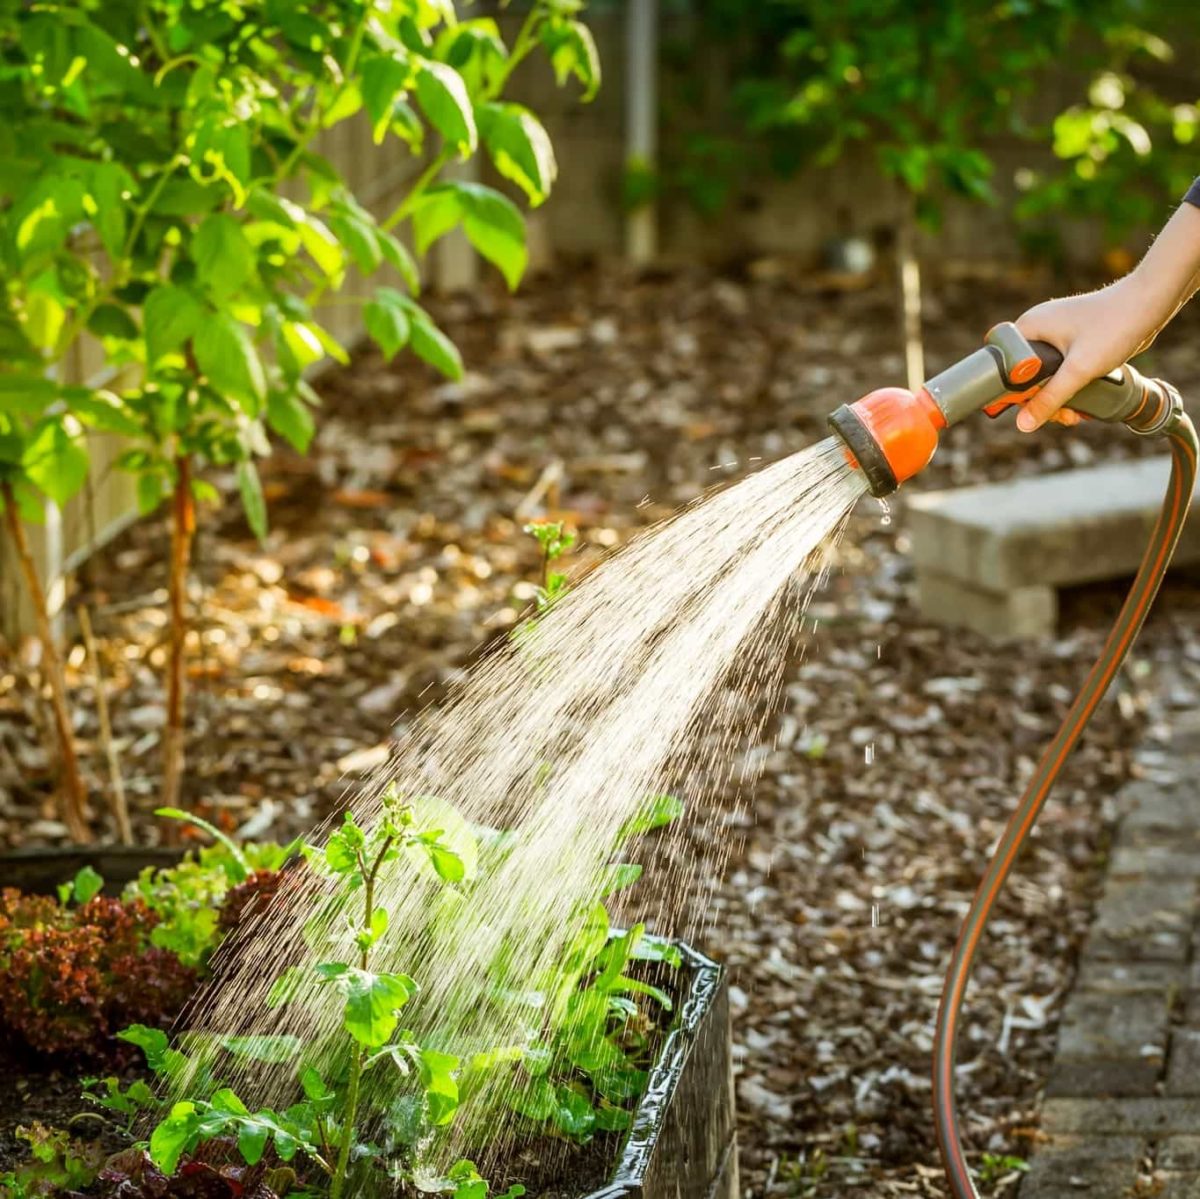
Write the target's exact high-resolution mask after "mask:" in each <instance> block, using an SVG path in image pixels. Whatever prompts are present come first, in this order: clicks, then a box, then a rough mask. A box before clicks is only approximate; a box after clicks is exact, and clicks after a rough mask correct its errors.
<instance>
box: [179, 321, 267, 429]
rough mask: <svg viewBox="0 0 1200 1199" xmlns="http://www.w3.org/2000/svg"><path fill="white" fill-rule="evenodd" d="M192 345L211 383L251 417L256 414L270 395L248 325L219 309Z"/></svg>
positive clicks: (197, 334) (200, 329)
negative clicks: (247, 330) (248, 331)
mask: <svg viewBox="0 0 1200 1199" xmlns="http://www.w3.org/2000/svg"><path fill="white" fill-rule="evenodd" d="M192 345H193V347H194V349H195V352H196V362H197V363H198V364H199V366H200V369H201V370H202V371H203V372H204V373H205V374H206V375H207V376H208V381H209V383H210V384H212V386H213V387H214V388H216V390H217V391H219V392H222V393H223V394H225V395H227V396H229V397H230V398H231V399H233V400H235V401H237V403H238V404H239V405H240V407H241V408H242V410H243V411H244V412H245V413H246V414H247V415H248V416H256V415H257V414H258V412H259V411H260V410H261V408H262V404H263V401H264V400H265V399H266V396H267V377H266V373H265V372H264V370H263V365H262V362H261V361H260V360H259V357H258V352H257V351H256V350H255V348H254V343H253V341H251V339H250V335H249V334H248V333H247V332H246V330H245V328H244V327H243V326H242V325H241V324H239V323H238V322H237V321H235V320H234V319H233V317H231V316H230V315H229V314H228V313H225V312H219V313H216V314H215V315H213V316H210V317H209V318H208V319H207V320H205V321H204V323H203V324H202V325H201V326H200V328H199V330H198V331H197V333H196V335H195V337H194V338H193V339H192Z"/></svg>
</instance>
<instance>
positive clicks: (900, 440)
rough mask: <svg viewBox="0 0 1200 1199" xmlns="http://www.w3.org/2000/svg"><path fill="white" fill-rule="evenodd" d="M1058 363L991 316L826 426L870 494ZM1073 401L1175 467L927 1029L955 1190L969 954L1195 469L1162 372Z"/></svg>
mask: <svg viewBox="0 0 1200 1199" xmlns="http://www.w3.org/2000/svg"><path fill="white" fill-rule="evenodd" d="M1061 365H1062V355H1061V354H1060V353H1059V351H1058V350H1057V349H1055V348H1054V347H1053V346H1051V345H1048V344H1047V343H1045V342H1038V341H1028V340H1026V338H1025V337H1024V336H1023V335H1022V333H1021V332H1020V330H1019V329H1018V328H1017V327H1016V325H1013V324H1010V323H1005V324H1001V325H997V326H996V327H995V328H994V329H992V331H991V332H990V333H989V334H988V335H987V339H986V341H985V343H984V345H983V346H982V347H981V348H980V349H978V350H976V351H975V352H974V353H972V354H969V355H968V356H967V357H966V358H963V359H961V360H960V361H959V362H956V363H954V365H953V366H951V367H949V368H948V369H946V370H944V371H942V373H941V374H939V375H935V376H934V377H933V378H932V379H930V380H929V381H928V382H927V383H926V384H925V385H924V386H923V387H922V388H921V389H920V390H919V391H917V392H911V391H907V390H905V389H904V388H900V387H885V388H881V389H879V390H878V391H873V392H870V393H869V394H868V395H865V396H863V398H862V399H861V400H857V401H855V402H854V403H853V404H843V405H842V406H841V407H840V408H838V409H837V411H835V412H834V413H833V414H832V415H831V416H830V418H829V427H830V428H831V429H832V430H833V432H834V433H835V434H836V435H837V436H838V437H839V438H841V440H842V442H843V443H844V445H845V448H846V454H847V456H848V457H849V459H850V462H851V465H853V466H854V467H856V468H857V469H860V470H861V471H862V472H863V474H864V475H865V477H866V480H867V484H868V488H869V490H870V492H871V494H872V495H875V496H879V497H883V496H887V495H891V493H892V492H894V491H895V490H896V489H897V488H898V487H899V486H900V484H901V483H903V482H904V481H905V480H906V479H910V478H912V477H913V475H915V474H917V473H919V472H920V471H921V470H923V469H924V468H925V467H926V466H927V465H928V464H929V461H930V459H931V458H932V457H933V454H934V451H935V450H936V449H937V446H938V439H939V437H940V435H941V432H942V430H943V429H946V428H949V426H951V425H955V424H958V423H959V422H960V421H962V420H965V419H966V418H967V417H968V416H971V415H972V414H974V413H976V412H984V413H986V414H987V415H989V416H998V415H999V414H1000V413H1002V412H1004V411H1006V410H1007V409H1009V408H1012V407H1015V406H1019V405H1021V404H1023V403H1025V402H1026V401H1028V400H1029V399H1030V398H1032V397H1033V396H1034V395H1036V394H1037V392H1038V391H1039V390H1040V389H1041V387H1042V386H1043V385H1044V383H1045V382H1046V380H1047V379H1049V378H1050V377H1051V376H1052V375H1053V374H1054V373H1055V371H1057V370H1058V368H1059V367H1060V366H1061ZM1068 407H1070V408H1072V409H1074V410H1075V411H1076V412H1079V413H1081V414H1082V415H1083V416H1084V417H1085V418H1090V419H1093V420H1102V421H1107V422H1112V423H1121V424H1124V425H1125V427H1126V428H1128V429H1129V430H1130V431H1132V432H1133V433H1136V434H1138V435H1140V436H1143V437H1163V438H1165V439H1166V441H1167V444H1168V445H1169V447H1170V450H1171V478H1170V481H1169V483H1168V485H1167V494H1166V498H1165V499H1164V501H1163V507H1162V510H1161V512H1160V514H1159V517H1158V521H1157V523H1156V524H1155V527H1154V531H1153V533H1152V534H1151V537H1150V542H1149V545H1148V546H1147V547H1146V551H1145V553H1144V555H1143V557H1142V562H1141V565H1140V566H1139V567H1138V572H1137V575H1136V577H1135V578H1134V581H1133V584H1132V586H1131V587H1130V589H1129V594H1128V595H1127V596H1126V598H1125V602H1124V604H1123V605H1122V607H1121V611H1120V613H1119V614H1118V616H1117V618H1116V621H1115V622H1114V624H1113V627H1112V630H1111V632H1110V633H1109V635H1108V639H1107V640H1106V641H1105V643H1104V648H1103V649H1102V650H1101V652H1100V656H1099V658H1098V659H1097V660H1096V663H1095V665H1094V666H1093V667H1092V669H1091V671H1090V672H1089V673H1088V676H1087V678H1086V679H1085V680H1084V683H1083V685H1082V687H1081V688H1080V690H1079V694H1078V695H1077V696H1076V697H1075V701H1074V703H1073V704H1072V705H1071V709H1070V711H1069V712H1068V713H1067V715H1066V717H1065V718H1064V720H1063V722H1062V725H1061V726H1060V727H1059V730H1058V732H1057V733H1056V734H1055V736H1054V739H1053V740H1052V741H1051V742H1050V745H1049V746H1048V747H1047V748H1046V750H1045V752H1044V753H1043V754H1042V757H1041V759H1040V761H1039V762H1038V764H1037V769H1036V770H1035V771H1034V774H1033V777H1032V778H1031V779H1030V781H1029V784H1028V786H1027V787H1026V788H1025V792H1024V794H1023V795H1022V796H1021V799H1020V802H1019V803H1018V804H1017V808H1016V811H1015V812H1014V813H1013V815H1012V817H1011V818H1010V819H1009V822H1008V824H1007V826H1006V827H1005V830H1004V835H1003V836H1002V837H1001V838H1000V843H999V845H998V846H997V847H996V850H995V853H994V854H993V855H992V859H991V861H990V863H989V864H988V868H987V871H986V872H985V874H984V876H983V879H982V880H981V882H980V884H979V888H978V890H977V891H976V892H975V897H974V899H973V900H972V901H971V906H970V909H969V910H968V912H967V915H966V918H965V919H964V921H963V925H962V929H961V930H960V932H959V936H958V941H957V943H956V945H955V947H954V953H953V956H952V957H951V959H950V966H949V969H948V970H947V973H946V981H945V984H944V987H943V989H942V998H941V1004H940V1006H939V1009H938V1020H937V1030H936V1033H935V1037H934V1049H933V1113H934V1121H935V1124H936V1129H937V1137H938V1145H939V1148H940V1149H941V1154H942V1162H943V1164H944V1165H945V1168H946V1177H947V1180H948V1181H949V1183H950V1188H951V1191H952V1192H953V1194H954V1195H955V1197H956V1199H977V1196H978V1192H977V1191H976V1190H975V1187H974V1185H973V1183H972V1181H971V1176H970V1172H969V1170H968V1168H967V1163H966V1159H965V1157H964V1156H963V1149H962V1135H961V1129H960V1124H959V1119H958V1114H957V1111H956V1109H955V1094H954V1065H955V1047H956V1042H957V1034H958V1019H959V1015H960V1012H961V1010H962V1003H963V996H964V994H965V992H966V988H967V982H968V980H969V978H970V975H971V967H972V965H973V963H974V959H975V954H976V952H977V951H978V948H979V943H980V940H981V939H982V936H983V931H984V929H985V928H986V927H987V922H988V917H989V916H990V914H991V911H992V908H993V906H994V905H995V902H996V899H997V897H998V896H999V894H1000V890H1001V888H1002V887H1003V886H1004V883H1005V880H1006V879H1007V878H1008V875H1009V872H1010V871H1011V870H1012V867H1013V864H1014V862H1015V861H1016V858H1017V855H1018V854H1019V853H1020V851H1021V848H1022V846H1023V845H1024V843H1025V841H1026V838H1027V837H1028V836H1029V833H1030V831H1031V830H1032V828H1033V825H1034V822H1035V821H1036V820H1037V817H1038V814H1039V813H1040V811H1041V809H1042V805H1043V804H1044V803H1045V801H1046V796H1047V795H1048V794H1049V792H1050V788H1051V787H1052V786H1053V785H1054V782H1055V780H1056V779H1057V777H1058V774H1059V771H1060V770H1061V769H1062V766H1063V763H1064V762H1065V761H1066V758H1067V756H1068V754H1070V752H1071V750H1072V749H1073V748H1074V746H1075V743H1076V742H1077V741H1078V740H1079V737H1080V735H1081V734H1082V732H1083V730H1084V728H1085V727H1086V726H1087V722H1088V720H1089V719H1090V718H1091V715H1092V713H1093V712H1094V711H1095V710H1096V706H1097V705H1098V704H1099V702H1100V700H1101V699H1102V698H1103V696H1104V694H1105V692H1106V691H1107V690H1108V687H1109V685H1110V683H1111V682H1112V680H1113V678H1114V677H1115V676H1116V673H1117V671H1118V670H1119V669H1120V667H1121V664H1122V663H1123V662H1124V661H1125V657H1126V655H1127V654H1128V652H1129V648H1130V646H1131V645H1132V644H1133V640H1134V638H1135V637H1136V636H1137V634H1138V631H1139V630H1140V629H1141V627H1142V624H1143V622H1144V621H1145V618H1146V614H1147V612H1148V611H1149V609H1150V605H1151V603H1152V602H1153V600H1154V597H1155V595H1156V594H1157V592H1158V588H1159V585H1160V584H1161V582H1162V579H1163V575H1164V574H1165V573H1166V569H1167V566H1168V564H1169V563H1170V560H1171V555H1172V554H1173V553H1174V550H1175V545H1176V543H1177V542H1178V540H1179V534H1180V532H1181V531H1182V529H1183V524H1184V520H1185V519H1186V517H1187V513H1188V507H1189V504H1190V502H1191V498H1192V489H1193V487H1194V485H1195V481H1196V458H1197V449H1198V446H1197V439H1196V431H1195V429H1194V428H1193V426H1192V422H1191V420H1190V419H1189V418H1188V416H1187V414H1186V413H1185V412H1184V410H1183V404H1182V403H1181V401H1180V398H1179V393H1178V392H1177V391H1176V390H1175V389H1174V388H1173V387H1172V386H1171V385H1170V384H1169V383H1165V382H1163V381H1162V380H1161V379H1148V378H1146V377H1144V376H1143V375H1141V374H1140V373H1139V372H1138V371H1137V370H1135V369H1134V368H1133V367H1132V366H1130V365H1128V364H1126V365H1124V366H1121V367H1119V368H1118V369H1117V370H1115V371H1112V372H1111V373H1110V374H1108V375H1105V376H1103V377H1102V378H1099V379H1096V380H1095V381H1093V382H1092V383H1089V384H1088V385H1087V386H1086V387H1085V388H1083V390H1082V391H1080V392H1079V393H1078V394H1077V395H1076V396H1075V398H1074V399H1073V400H1072V401H1071V402H1070V404H1069V405H1068Z"/></svg>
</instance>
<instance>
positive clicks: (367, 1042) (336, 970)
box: [317, 962, 417, 1049]
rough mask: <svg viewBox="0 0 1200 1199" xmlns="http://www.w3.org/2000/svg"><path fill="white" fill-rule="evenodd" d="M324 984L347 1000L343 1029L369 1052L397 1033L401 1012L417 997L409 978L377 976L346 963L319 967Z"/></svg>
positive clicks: (319, 973) (387, 975) (390, 975)
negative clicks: (330, 983)
mask: <svg viewBox="0 0 1200 1199" xmlns="http://www.w3.org/2000/svg"><path fill="white" fill-rule="evenodd" d="M317 975H318V977H320V978H321V980H322V981H323V982H332V983H333V984H334V985H335V986H336V987H337V988H338V990H339V991H340V992H341V993H342V995H343V997H344V998H345V1008H344V1010H343V1018H342V1026H343V1027H344V1028H345V1030H346V1031H347V1032H348V1033H349V1034H350V1035H351V1036H352V1037H353V1038H354V1039H355V1040H356V1041H357V1042H358V1043H359V1044H360V1045H363V1046H365V1047H366V1048H367V1049H378V1048H379V1047H380V1046H381V1045H384V1044H386V1043H387V1041H388V1040H389V1039H390V1038H391V1035H392V1033H393V1032H395V1031H396V1024H397V1020H398V1017H397V1012H398V1011H399V1010H400V1008H402V1007H403V1006H404V1005H405V1004H406V1003H407V1002H408V1001H409V999H411V998H412V996H413V995H414V994H415V993H416V990H417V984H416V983H415V982H413V980H412V979H411V978H409V977H408V975H406V974H375V973H373V972H372V971H370V970H362V969H359V968H358V967H356V966H347V965H345V963H343V962H323V963H321V964H320V965H318V966H317Z"/></svg>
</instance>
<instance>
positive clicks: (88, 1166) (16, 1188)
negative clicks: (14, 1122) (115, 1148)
mask: <svg viewBox="0 0 1200 1199" xmlns="http://www.w3.org/2000/svg"><path fill="white" fill-rule="evenodd" d="M17 1139H18V1140H21V1141H24V1142H25V1143H26V1144H27V1145H28V1146H29V1158H30V1160H29V1161H28V1162H26V1163H25V1164H23V1165H21V1166H20V1167H19V1168H18V1169H16V1170H8V1171H5V1172H4V1173H0V1199H34V1197H35V1196H46V1195H60V1194H62V1193H63V1192H73V1191H76V1190H77V1189H78V1188H80V1187H84V1186H87V1185H88V1184H89V1183H90V1182H91V1181H92V1180H93V1179H94V1178H95V1177H96V1174H97V1172H98V1171H99V1169H100V1166H101V1164H102V1163H103V1161H104V1151H103V1150H102V1149H101V1147H100V1146H99V1145H98V1144H84V1143H81V1142H79V1141H75V1140H73V1139H72V1138H71V1136H70V1134H69V1133H67V1132H65V1131H64V1130H63V1129H61V1128H47V1127H46V1126H45V1125H44V1124H39V1123H34V1124H32V1125H31V1126H29V1127H28V1128H25V1127H22V1128H18V1129H17Z"/></svg>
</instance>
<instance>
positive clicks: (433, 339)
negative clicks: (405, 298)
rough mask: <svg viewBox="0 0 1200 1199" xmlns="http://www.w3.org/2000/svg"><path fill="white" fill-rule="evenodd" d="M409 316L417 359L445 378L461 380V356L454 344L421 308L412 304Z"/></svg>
mask: <svg viewBox="0 0 1200 1199" xmlns="http://www.w3.org/2000/svg"><path fill="white" fill-rule="evenodd" d="M414 310H415V311H414ZM418 314H419V315H418ZM409 316H410V317H411V318H412V334H411V338H410V340H411V342H412V348H413V350H414V351H415V352H416V355H417V357H418V358H422V359H424V360H425V361H426V362H428V363H429V365H430V366H432V367H433V368H434V369H435V370H438V371H441V373H442V374H443V375H445V376H446V378H448V379H461V378H462V377H463V362H462V355H461V354H459V352H458V347H457V346H456V345H455V344H454V342H452V341H451V340H450V338H448V337H447V336H446V335H445V334H444V333H443V332H442V331H441V329H439V328H438V327H437V325H435V324H434V323H433V321H432V320H431V319H430V318H429V316H428V314H427V313H426V312H425V310H424V309H423V308H418V307H417V305H416V304H413V305H412V307H411V308H410V309H409Z"/></svg>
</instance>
